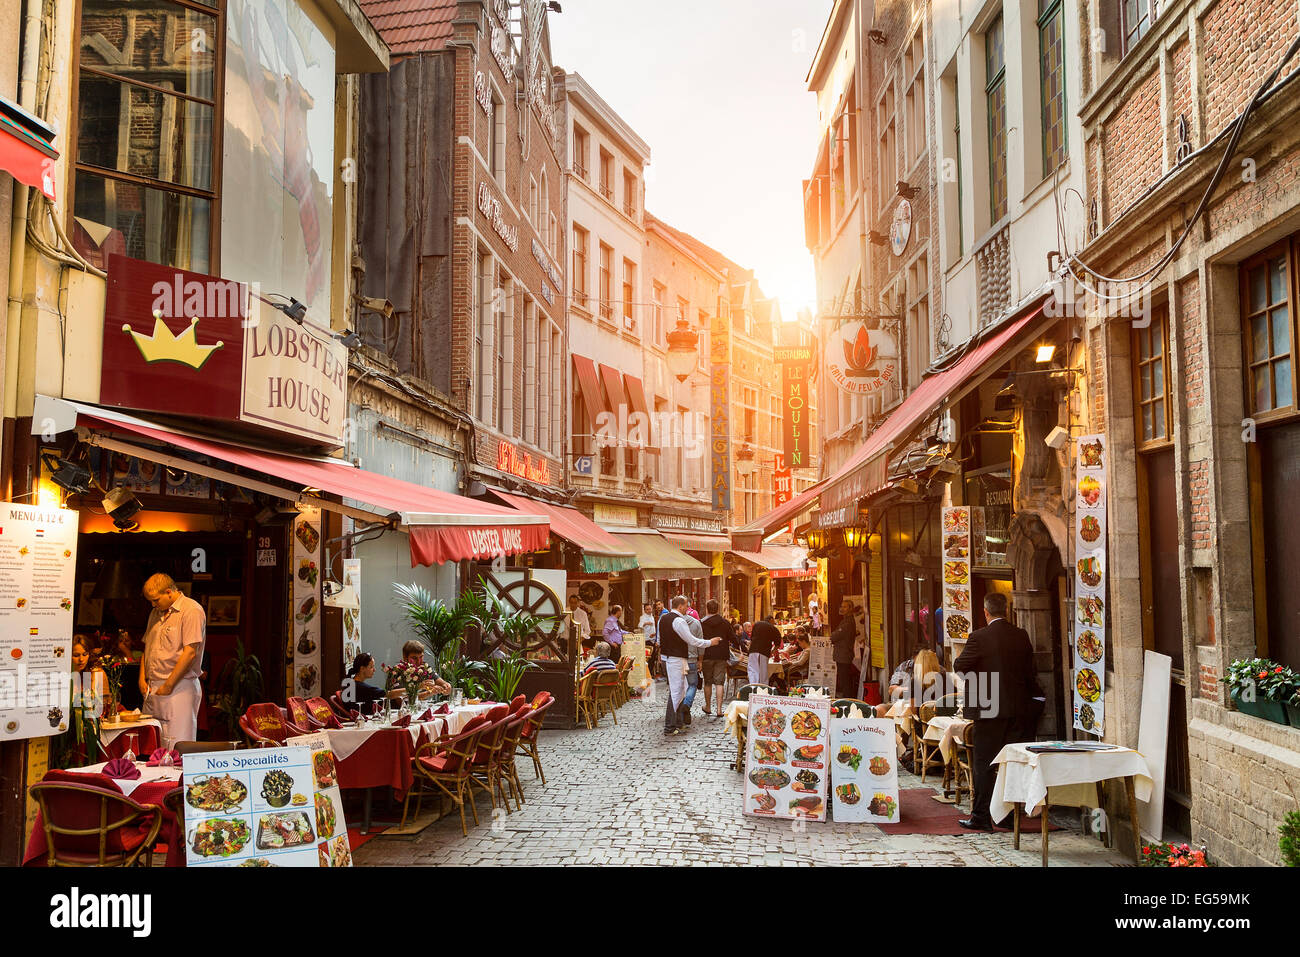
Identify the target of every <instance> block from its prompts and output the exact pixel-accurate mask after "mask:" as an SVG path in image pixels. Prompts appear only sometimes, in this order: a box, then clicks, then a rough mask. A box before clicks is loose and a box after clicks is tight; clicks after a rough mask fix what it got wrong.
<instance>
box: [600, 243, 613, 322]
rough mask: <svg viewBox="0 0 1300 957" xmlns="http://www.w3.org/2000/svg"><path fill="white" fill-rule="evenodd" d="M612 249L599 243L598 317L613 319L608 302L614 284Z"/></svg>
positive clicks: (611, 308) (611, 320)
mask: <svg viewBox="0 0 1300 957" xmlns="http://www.w3.org/2000/svg"><path fill="white" fill-rule="evenodd" d="M613 272H614V250H613V249H611V248H610V247H609V246H606V245H605V244H604V243H601V244H600V290H599V292H600V318H602V319H608V320H609V321H610V322H613V321H614V307H613V304H612V303H611V302H610V296H611V295H612V294H613V284H614V276H613Z"/></svg>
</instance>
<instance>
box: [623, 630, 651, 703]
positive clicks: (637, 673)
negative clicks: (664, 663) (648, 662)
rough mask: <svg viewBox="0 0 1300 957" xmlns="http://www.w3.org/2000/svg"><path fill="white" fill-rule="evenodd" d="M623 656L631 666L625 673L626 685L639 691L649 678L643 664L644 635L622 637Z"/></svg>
mask: <svg viewBox="0 0 1300 957" xmlns="http://www.w3.org/2000/svg"><path fill="white" fill-rule="evenodd" d="M623 657H624V658H628V659H630V660H631V662H632V667H631V669H629V670H628V673H627V686H628V687H629V688H631V689H632V690H633V691H640V690H641V689H642V688H644V687H645V686H646V684H647V683H649V680H650V676H649V672H647V671H646V666H645V635H635V636H633V635H627V636H626V637H624V639H623Z"/></svg>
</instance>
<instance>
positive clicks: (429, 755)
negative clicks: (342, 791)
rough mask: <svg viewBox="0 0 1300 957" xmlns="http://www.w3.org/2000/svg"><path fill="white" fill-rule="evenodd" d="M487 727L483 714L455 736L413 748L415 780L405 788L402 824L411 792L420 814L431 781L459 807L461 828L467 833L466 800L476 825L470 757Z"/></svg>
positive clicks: (404, 823)
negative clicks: (406, 789) (471, 787)
mask: <svg viewBox="0 0 1300 957" xmlns="http://www.w3.org/2000/svg"><path fill="white" fill-rule="evenodd" d="M486 730H487V719H486V718H484V717H483V716H482V715H476V716H474V717H473V718H470V719H469V721H468V722H467V723H466V724H465V727H464V728H463V729H462V730H461V732H460V734H458V735H456V736H455V737H449V736H448V737H442V738H439V739H438V740H437V741H430V742H427V743H425V744H423V745H421V746H420V749H419V750H418V751H416V752H415V759H414V766H413V769H414V771H415V777H414V780H413V781H412V782H411V787H410V790H408V791H407V792H406V801H405V802H404V803H403V804H402V827H405V826H406V819H407V810H408V808H409V807H410V804H411V795H412V794H414V795H415V817H416V818H419V816H420V808H421V806H422V805H423V803H424V792H425V791H426V790H428V787H427V786H428V785H430V784H431V785H433V786H434V787H435V788H437V789H438V790H439V791H441V792H442V793H443V794H445V795H447V796H448V797H449V798H451V799H452V801H454V802H455V804H456V808H457V810H459V811H460V832H461V835H462V836H464V837H468V836H469V830H468V828H467V827H466V826H465V805H466V804H467V803H468V804H469V810H470V813H471V814H473V815H474V826H475V827H477V826H478V810H477V809H476V808H475V807H474V795H473V792H472V791H471V789H470V783H469V782H470V761H471V760H472V759H473V757H474V755H475V754H476V753H477V752H478V746H479V738H480V737H481V736H482V734H483V732H484V731H486Z"/></svg>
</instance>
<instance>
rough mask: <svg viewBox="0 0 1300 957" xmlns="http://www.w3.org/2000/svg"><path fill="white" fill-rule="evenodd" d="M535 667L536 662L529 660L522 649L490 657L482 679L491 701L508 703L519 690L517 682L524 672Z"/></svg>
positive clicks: (521, 678)
mask: <svg viewBox="0 0 1300 957" xmlns="http://www.w3.org/2000/svg"><path fill="white" fill-rule="evenodd" d="M536 667H538V665H537V664H536V662H532V661H529V660H528V659H527V658H526V657H525V656H524V653H523V652H522V651H514V652H511V653H510V654H508V655H502V656H501V657H497V658H492V659H490V660H489V661H488V662H487V670H486V673H485V677H484V681H483V684H484V687H485V689H486V691H487V693H488V697H490V698H491V699H492V700H493V701H500V702H502V703H509V702H510V699H511V698H513V697H514V696H515V692H516V691H518V690H519V682H520V681H521V680H523V677H524V672H525V671H531V670H533V669H534V668H536Z"/></svg>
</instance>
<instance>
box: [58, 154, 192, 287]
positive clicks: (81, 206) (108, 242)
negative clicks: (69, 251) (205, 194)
mask: <svg viewBox="0 0 1300 957" xmlns="http://www.w3.org/2000/svg"><path fill="white" fill-rule="evenodd" d="M73 214H74V215H75V216H76V217H77V218H78V219H84V220H86V221H88V222H90V223H92V224H99V225H102V226H106V227H108V229H109V230H110V232H109V233H108V234H107V235H106V236H104V237H103V239H102V240H101V239H99V237H95V238H94V239H91V238H90V237H89V234H88V233H86V232H85V231H84V230H83V229H80V228H78V229H77V230H76V233H75V235H74V237H73V241H74V244H75V245H76V247H77V250H78V251H79V252H80V253H81V254H82V255H83V256H86V258H87V259H89V260H90V261H91V262H93V263H95V265H97V266H101V268H102V263H103V259H104V256H105V255H106V254H107V253H113V252H116V253H122V254H124V255H127V256H132V257H134V258H136V259H147V260H148V261H149V262H155V263H159V264H161V265H163V266H177V267H180V268H181V269H192V270H194V271H195V272H207V271H208V269H209V265H208V263H209V253H208V243H209V237H210V235H211V233H210V229H211V214H212V204H211V203H210V202H209V201H208V200H206V199H196V198H194V197H190V196H183V195H180V194H177V193H169V192H167V191H165V190H161V189H152V188H150V187H147V186H136V185H135V184H134V183H123V182H119V181H117V180H112V179H108V178H107V177H104V176H97V175H95V174H93V173H87V172H85V171H79V172H78V173H77V194H76V199H75V202H74V205H73Z"/></svg>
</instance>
